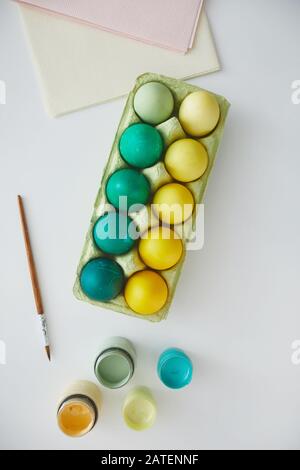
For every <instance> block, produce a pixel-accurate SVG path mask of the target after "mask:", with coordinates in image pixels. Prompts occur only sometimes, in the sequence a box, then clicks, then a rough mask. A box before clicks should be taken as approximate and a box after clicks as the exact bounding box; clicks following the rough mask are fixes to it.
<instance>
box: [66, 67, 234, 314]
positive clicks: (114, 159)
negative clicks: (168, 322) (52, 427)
mask: <svg viewBox="0 0 300 470" xmlns="http://www.w3.org/2000/svg"><path fill="white" fill-rule="evenodd" d="M153 81H156V82H161V83H163V84H165V85H166V86H167V87H168V88H169V89H170V90H171V92H172V93H173V96H174V100H175V108H174V111H173V115H172V116H171V118H170V119H168V120H167V121H165V122H164V123H162V124H160V125H158V126H156V128H157V129H158V130H159V132H160V133H161V135H162V137H163V140H164V144H165V148H166V149H167V148H168V147H169V146H170V145H171V144H172V143H173V142H175V141H176V140H178V139H182V138H185V137H189V136H187V135H186V134H185V133H184V131H183V129H182V127H181V125H180V122H179V120H178V111H179V107H180V104H181V103H182V101H183V100H184V98H186V96H187V95H189V94H190V93H193V92H195V91H199V90H200V88H199V87H196V86H192V85H189V84H188V83H185V82H183V81H180V80H175V79H172V78H167V77H164V76H161V75H157V74H153V73H147V74H144V75H142V76H140V77H139V78H138V79H137V81H136V83H135V86H134V88H133V90H132V91H131V93H130V94H129V96H128V100H127V103H126V105H125V109H124V112H123V115H122V118H121V122H120V125H119V128H118V130H117V133H116V137H115V140H114V143H113V147H112V150H111V154H110V157H109V160H108V163H107V166H106V168H105V170H104V174H103V177H102V182H101V186H100V189H99V191H98V195H97V198H96V201H95V205H94V211H93V215H92V218H91V222H90V226H89V229H88V232H87V236H86V240H85V243H84V247H83V251H82V255H81V258H80V261H79V265H78V269H77V276H76V282H75V286H74V294H75V296H76V298H77V299H79V300H83V301H85V302H88V303H90V304H93V305H95V306H98V307H103V308H105V309H110V310H114V311H117V312H121V313H124V314H127V315H131V316H134V317H137V318H142V319H145V320H150V321H152V322H159V321H161V320H163V319H165V318H166V317H167V315H168V312H169V309H170V306H171V303H172V300H173V297H174V294H175V290H176V286H177V282H178V280H179V277H180V273H181V270H182V267H183V264H184V259H185V254H186V250H184V255H183V257H182V258H181V260H180V261H179V263H178V264H177V265H176V266H174V267H173V268H171V269H169V270H167V271H159V274H160V275H161V276H162V277H163V278H164V279H165V280H166V282H167V284H168V287H169V297H168V301H167V303H166V304H165V306H164V307H163V309H161V310H160V311H159V312H157V313H155V314H153V315H139V314H137V313H135V312H134V311H132V310H131V309H130V308H129V307H128V305H127V303H126V301H125V298H124V296H123V295H122V294H121V295H119V296H118V297H116V298H115V299H113V300H111V301H110V302H105V303H104V302H96V301H93V300H90V299H89V298H88V297H87V296H86V295H85V294H84V292H83V291H82V289H81V286H80V273H81V270H82V268H83V266H84V265H85V264H86V263H87V262H88V261H90V260H91V259H94V258H97V257H101V256H102V255H103V256H107V255H104V254H103V253H102V252H101V251H100V250H99V249H98V248H97V247H96V245H95V243H94V240H93V227H94V224H95V222H96V221H97V220H98V219H99V217H101V216H102V215H103V214H104V213H105V212H108V211H109V209H110V208H112V206H111V205H110V204H109V203H108V201H107V198H106V194H105V187H106V182H107V180H108V178H109V177H110V176H111V174H112V173H114V172H115V171H116V170H118V169H120V168H128V167H129V166H128V165H127V164H126V162H125V161H124V160H123V159H122V157H121V155H120V152H119V141H120V138H121V135H122V134H123V132H124V130H125V129H126V128H127V127H128V126H130V125H131V124H134V123H138V122H142V121H141V120H140V119H139V117H138V116H137V115H136V113H135V111H134V107H133V100H134V96H135V93H136V92H137V90H138V89H139V87H141V86H142V85H144V84H145V83H148V82H153ZM214 96H215V97H216V99H217V101H218V103H219V106H220V111H221V116H220V120H219V123H218V125H217V127H216V128H215V130H214V131H213V132H212V133H211V134H209V135H208V136H206V137H204V138H201V139H198V140H199V141H200V142H201V143H202V144H203V145H204V146H205V147H206V149H207V151H208V155H209V165H208V168H207V170H206V172H205V173H204V175H203V176H202V177H201V178H200V179H199V180H197V181H194V182H192V183H188V184H186V186H187V187H188V188H189V189H190V191H191V192H192V193H193V196H194V199H195V203H196V204H200V203H202V202H203V197H204V193H205V189H206V186H207V183H208V179H209V176H210V173H211V170H212V168H213V165H214V162H215V158H216V153H217V150H218V147H219V144H220V141H221V139H222V134H223V130H224V125H225V120H226V117H227V113H228V110H229V107H230V104H229V103H228V101H227V100H226V99H225V98H224V97H222V96H219V95H215V94H214ZM163 161H164V158H162V160H161V161H160V162H159V163H158V164H156V165H154V166H153V167H150V168H147V169H145V170H142V173H143V174H144V175H145V176H147V178H148V179H149V181H150V183H151V189H152V196H153V195H154V193H155V192H156V191H157V189H158V188H160V187H161V186H163V185H164V184H167V183H171V182H174V180H173V179H172V177H171V176H170V175H169V174H168V172H167V171H166V169H165V166H164V163H163ZM181 184H184V183H181ZM150 210H151V209H150V205H149V207H147V208H145V209H143V210H142V211H140V212H138V213H135V214H130V217H131V218H132V219H133V220H134V221H135V223H136V224H137V226H138V228H139V229H140V231H141V232H144V231H146V230H147V228H149V226H150V225H151V222H150V224H149V219H151V220H152V225H153V217H152V218H150V217H149V211H150ZM195 222H196V211H194V214H193V217H192V219H191V221H190V224H187V227H188V228H186V227H185V230H184V234H183V237H182V238H183V243H184V246H185V247H186V245H187V243H188V242H189V241H190V237H191V234H192V233H193V231H194V230H195ZM156 225H158V221H156ZM137 246H138V244H136V247H135V248H134V249H133V250H131V251H130V252H129V253H127V254H125V255H122V256H116V257H114V259H115V261H117V263H119V264H120V266H121V267H122V268H123V270H124V274H125V276H126V278H129V277H130V276H131V275H132V274H134V273H135V272H137V271H141V270H143V269H146V268H147V267H146V266H145V265H144V263H143V262H142V261H141V259H140V257H139V254H138V248H137Z"/></svg>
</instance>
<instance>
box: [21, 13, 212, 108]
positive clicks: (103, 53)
mask: <svg viewBox="0 0 300 470" xmlns="http://www.w3.org/2000/svg"><path fill="white" fill-rule="evenodd" d="M18 8H19V9H20V12H21V16H22V18H23V21H24V25H25V29H26V32H27V36H28V39H29V43H30V45H31V49H32V56H33V60H34V63H35V65H36V68H37V71H38V75H39V79H40V83H41V89H42V94H43V98H44V102H45V107H46V110H47V112H48V114H49V115H50V116H53V117H55V116H59V115H62V114H66V113H69V112H71V111H76V110H78V109H81V108H84V107H87V106H91V105H95V104H99V103H102V102H105V101H108V100H111V99H114V98H117V97H120V96H122V95H125V94H127V93H128V91H129V90H130V89H131V88H132V85H133V83H134V81H135V79H136V77H137V76H139V75H141V74H143V73H145V72H156V73H160V74H163V75H167V76H170V77H174V78H191V77H194V76H198V75H202V74H206V73H209V72H214V71H217V70H219V68H220V66H219V61H218V57H217V53H216V50H215V46H214V42H213V38H212V35H211V32H210V28H209V25H208V21H207V17H206V15H205V13H204V12H203V13H202V14H201V17H200V21H199V26H198V31H197V34H196V38H195V44H194V48H193V49H192V50H191V51H190V52H189V53H188V54H186V55H180V54H178V53H176V52H172V51H168V50H164V49H161V48H158V47H155V46H150V45H147V44H143V43H140V42H137V41H134V40H131V39H128V38H123V37H119V36H117V35H114V34H110V33H107V32H104V31H101V30H99V29H97V28H93V27H91V26H87V25H84V24H79V23H76V22H74V21H72V20H70V19H67V18H64V17H60V16H57V15H52V14H49V13H45V12H44V11H41V10H39V9H36V8H32V7H28V6H25V5H19V6H18Z"/></svg>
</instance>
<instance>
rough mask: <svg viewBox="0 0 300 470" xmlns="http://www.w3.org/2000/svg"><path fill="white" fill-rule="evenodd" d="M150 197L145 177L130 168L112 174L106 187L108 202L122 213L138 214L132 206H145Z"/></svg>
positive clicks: (149, 187) (148, 185)
mask: <svg viewBox="0 0 300 470" xmlns="http://www.w3.org/2000/svg"><path fill="white" fill-rule="evenodd" d="M150 195H151V186H150V183H149V180H148V178H146V176H145V175H143V174H142V173H140V172H138V171H137V170H133V169H131V168H123V169H121V170H117V171H116V172H115V173H113V174H112V175H111V176H110V178H109V180H108V182H107V185H106V197H107V199H108V201H109V202H110V203H111V204H112V205H113V206H114V207H116V208H117V209H119V210H122V212H138V210H137V209H136V208H134V207H133V206H135V205H137V204H142V205H146V204H147V203H148V202H149V199H150Z"/></svg>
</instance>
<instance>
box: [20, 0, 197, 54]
mask: <svg viewBox="0 0 300 470" xmlns="http://www.w3.org/2000/svg"><path fill="white" fill-rule="evenodd" d="M17 1H19V2H20V3H27V4H30V5H33V6H36V7H39V8H43V9H46V10H49V11H51V12H54V13H58V14H61V15H65V16H69V17H72V18H75V19H77V20H80V21H84V22H86V23H89V24H91V25H94V26H97V27H99V28H101V29H103V30H105V31H110V32H113V33H118V34H121V35H125V36H127V37H130V38H132V39H137V40H140V41H143V42H146V43H149V44H152V45H156V46H161V47H165V48H168V49H173V50H177V51H180V52H184V53H185V52H187V51H188V50H189V49H190V48H191V47H192V45H193V41H194V37H195V32H196V26H197V22H198V19H199V16H200V11H201V7H202V4H203V0H17Z"/></svg>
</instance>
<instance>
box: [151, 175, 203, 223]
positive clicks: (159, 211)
mask: <svg viewBox="0 0 300 470" xmlns="http://www.w3.org/2000/svg"><path fill="white" fill-rule="evenodd" d="M194 207H195V201H194V197H193V194H192V193H191V191H190V190H189V189H188V188H186V187H185V186H183V185H182V184H179V183H170V184H166V185H164V186H162V187H161V188H159V190H158V191H156V193H155V194H154V198H153V210H154V213H155V214H156V215H157V216H158V217H159V219H160V220H161V221H162V222H164V223H166V224H168V225H174V224H181V223H182V222H185V221H186V220H187V219H189V218H190V217H191V215H192V213H193V210H194Z"/></svg>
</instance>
